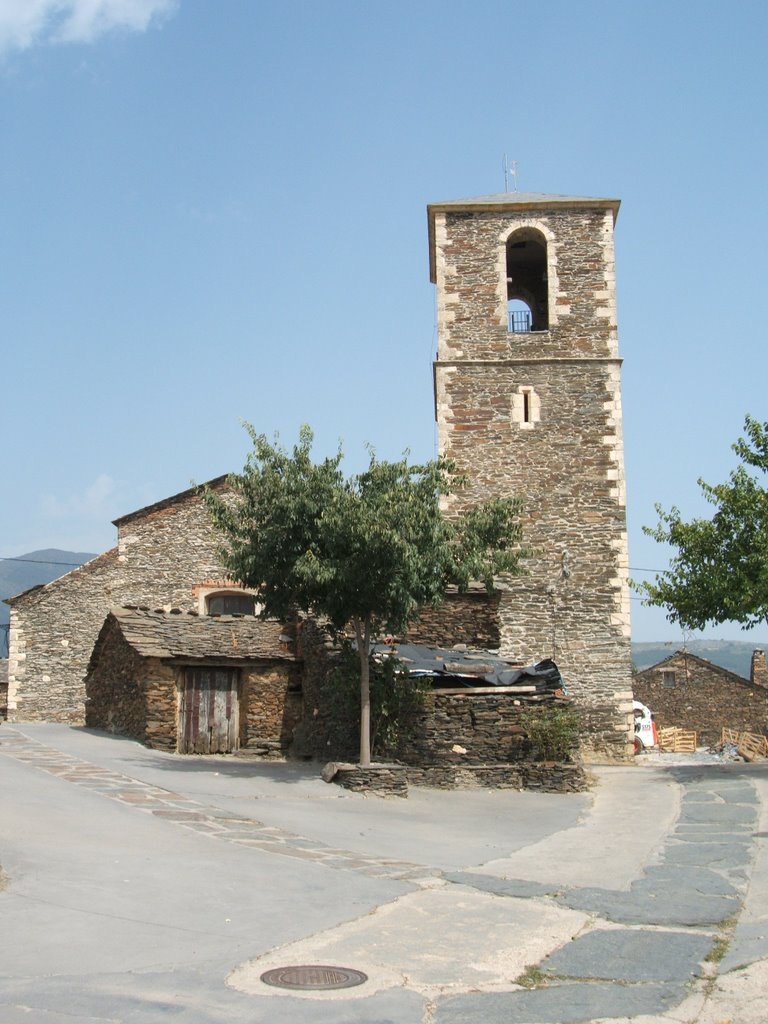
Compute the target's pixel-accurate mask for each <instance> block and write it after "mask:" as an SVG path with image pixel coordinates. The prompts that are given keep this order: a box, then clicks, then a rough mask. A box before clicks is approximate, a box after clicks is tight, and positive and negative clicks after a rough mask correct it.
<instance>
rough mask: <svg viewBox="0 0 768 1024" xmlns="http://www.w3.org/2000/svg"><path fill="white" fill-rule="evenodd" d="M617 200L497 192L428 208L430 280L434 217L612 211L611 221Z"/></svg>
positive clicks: (433, 251) (535, 193)
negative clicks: (505, 211)
mask: <svg viewBox="0 0 768 1024" xmlns="http://www.w3.org/2000/svg"><path fill="white" fill-rule="evenodd" d="M620 205H621V200H619V199H605V198H602V199H598V198H594V197H589V196H564V195H551V194H549V193H547V192H496V193H494V194H493V195H487V196H470V197H469V198H468V199H449V200H447V201H446V202H443V203H430V204H429V205H428V206H427V217H428V219H429V265H430V266H429V269H430V279H431V280H432V282H433V283H434V282H435V267H434V259H435V214H437V213H459V212H464V211H466V212H467V213H481V212H493V213H500V212H502V211H504V210H508V211H510V212H514V213H519V212H521V211H523V210H541V209H550V210H551V209H566V208H570V209H601V210H612V211H613V220H614V223H615V222H616V218H617V217H618V215H619V206H620Z"/></svg>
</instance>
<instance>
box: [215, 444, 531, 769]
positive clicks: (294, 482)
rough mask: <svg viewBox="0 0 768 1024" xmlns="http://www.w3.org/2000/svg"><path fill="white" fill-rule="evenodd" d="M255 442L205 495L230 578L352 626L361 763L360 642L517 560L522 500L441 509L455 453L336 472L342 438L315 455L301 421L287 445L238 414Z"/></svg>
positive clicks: (366, 711) (452, 482) (364, 652)
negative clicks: (448, 511) (328, 452)
mask: <svg viewBox="0 0 768 1024" xmlns="http://www.w3.org/2000/svg"><path fill="white" fill-rule="evenodd" d="M246 429H247V430H248V433H249V434H250V437H251V441H252V442H253V449H252V451H251V452H250V454H249V456H248V459H247V462H246V464H245V466H244V468H243V471H242V473H239V474H235V475H233V476H232V477H230V484H231V486H232V489H233V492H234V497H233V498H232V499H231V500H229V499H227V498H222V497H221V496H218V495H216V494H214V493H213V492H207V493H206V494H205V498H206V501H207V504H208V507H209V510H210V512H211V514H212V517H213V521H214V523H215V525H216V526H217V527H218V529H219V530H220V531H221V533H222V536H223V539H224V544H223V546H222V551H221V557H222V560H223V563H224V565H225V566H226V568H227V569H228V571H229V572H230V573H231V574H232V576H233V578H234V579H237V580H239V581H240V582H242V583H243V584H245V585H246V586H248V587H250V588H253V589H254V590H255V591H256V592H257V595H258V598H257V599H258V601H259V602H260V603H261V605H262V611H261V614H262V616H263V617H265V618H278V619H281V618H285V617H286V616H288V615H289V614H291V613H292V612H293V611H295V610H296V609H299V610H302V611H305V612H309V613H312V614H315V615H318V616H321V617H323V618H325V619H326V620H327V621H328V622H329V623H330V625H331V626H332V627H333V628H334V629H336V630H337V631H342V630H344V629H345V628H347V627H349V626H351V627H352V628H353V630H354V635H355V641H356V646H357V651H358V656H359V660H360V704H361V715H360V763H361V764H362V765H369V764H370V758H371V753H370V734H371V717H370V676H369V653H370V649H371V643H372V641H373V638H374V637H375V635H376V633H377V631H379V630H386V631H388V632H393V633H394V632H400V631H401V630H402V629H403V628H404V627H405V626H406V624H407V623H408V621H409V620H411V619H413V618H414V616H415V615H416V613H417V609H418V608H419V607H420V606H423V605H429V604H438V603H440V601H441V600H442V599H443V597H444V594H445V588H446V586H447V585H448V584H450V583H454V584H457V585H458V587H459V589H460V590H465V589H466V588H467V587H468V585H469V583H470V581H472V580H480V581H482V582H484V583H485V584H486V586H487V587H488V588H489V589H492V588H493V585H494V577H495V576H497V575H498V574H500V573H517V572H519V571H520V567H519V561H520V558H521V557H522V556H523V555H524V554H526V553H527V552H524V551H523V550H522V549H521V527H520V522H519V511H520V504H519V502H518V501H517V500H512V499H510V500H503V501H502V500H499V501H494V502H490V503H488V504H486V505H482V506H478V507H476V508H474V509H472V510H471V511H469V512H467V513H466V514H465V515H463V516H446V515H443V514H442V512H441V508H440V502H441V499H442V498H445V497H446V496H447V495H448V494H450V493H452V492H453V491H455V490H456V489H458V488H460V487H462V486H464V480H463V478H461V477H459V476H457V475H456V473H455V469H454V466H453V464H452V463H451V462H450V461H448V460H446V459H437V460H433V461H430V462H426V463H423V464H422V465H408V462H407V459H406V458H403V459H401V460H400V461H398V462H385V461H379V460H378V459H377V458H376V456H375V453H374V452H373V451H371V452H370V462H369V465H368V468H367V469H366V470H365V471H364V472H363V473H360V474H357V475H354V476H350V477H345V476H344V475H343V473H342V471H341V460H342V457H343V456H342V452H341V449H339V451H338V452H337V453H336V455H334V456H333V457H332V458H326V459H324V460H323V461H322V462H318V463H315V462H313V460H312V457H311V448H312V441H313V435H312V431H311V430H310V428H309V427H306V426H305V427H302V429H301V432H300V436H299V442H298V444H297V445H295V446H294V448H293V450H292V451H291V452H287V451H286V450H284V449H283V448H282V447H281V446H280V445H279V444H278V443H277V441H275V442H270V441H269V440H268V439H267V438H266V437H265V436H264V435H263V434H257V433H256V431H255V430H254V428H253V427H251V426H250V425H248V424H246Z"/></svg>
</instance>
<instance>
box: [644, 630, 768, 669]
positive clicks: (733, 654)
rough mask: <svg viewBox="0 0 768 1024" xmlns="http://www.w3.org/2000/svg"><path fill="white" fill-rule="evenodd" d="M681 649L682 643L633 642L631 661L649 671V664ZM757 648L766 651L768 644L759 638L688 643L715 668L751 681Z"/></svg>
mask: <svg viewBox="0 0 768 1024" xmlns="http://www.w3.org/2000/svg"><path fill="white" fill-rule="evenodd" d="M682 646H683V642H682V640H678V641H674V640H671V641H669V643H656V642H651V643H633V644H632V661H633V662H634V665H635V667H636V668H639V669H642V668H648V666H649V665H655V664H656V663H657V662H659V661H663V660H664V658H668V657H669V656H670V654H674V653H675V651H679V650H680V648H681V647H682ZM758 647H759V648H762V649H763V650H766V649H768V643H767V642H766V641H764V640H761V639H760V638H759V637H757V636H756V637H755V639H754V640H690V641H689V642H688V644H687V648H688V650H689V651H690V652H691V654H696V655H697V656H698V657H699V658H706V659H707V661H713V662H714V663H715V665H720V666H722V668H727V669H730V671H731V672H735V673H736V674H737V675H740V676H743V677H744V678H745V679H749V670H750V665H751V662H752V651H754V650H755V648H758Z"/></svg>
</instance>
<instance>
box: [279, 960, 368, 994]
mask: <svg viewBox="0 0 768 1024" xmlns="http://www.w3.org/2000/svg"><path fill="white" fill-rule="evenodd" d="M261 980H262V981H263V982H264V984H265V985H275V986H276V987H277V988H297V989H306V990H309V989H314V990H319V989H325V990H327V989H333V988H353V987H354V986H355V985H362V984H363V982H365V981H368V975H367V974H363V972H362V971H355V970H353V969H352V968H351V967H327V966H325V965H321V964H311V965H309V966H305V967H273V968H272V970H271V971H265V972H264V973H263V974H262V976H261Z"/></svg>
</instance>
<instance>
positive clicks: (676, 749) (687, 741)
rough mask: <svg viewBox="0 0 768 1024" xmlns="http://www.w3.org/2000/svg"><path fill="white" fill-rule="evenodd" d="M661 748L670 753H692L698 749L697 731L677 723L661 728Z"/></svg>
mask: <svg viewBox="0 0 768 1024" xmlns="http://www.w3.org/2000/svg"><path fill="white" fill-rule="evenodd" d="M659 749H660V750H663V751H665V752H666V753H668V754H692V753H694V751H695V750H696V733H695V732H694V731H693V730H692V729H681V728H679V727H678V726H676V725H670V726H667V728H666V729H659Z"/></svg>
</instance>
